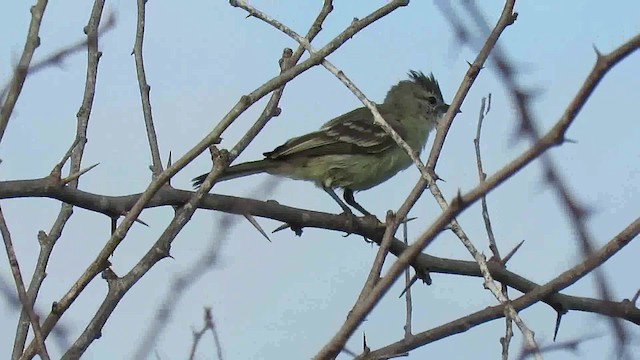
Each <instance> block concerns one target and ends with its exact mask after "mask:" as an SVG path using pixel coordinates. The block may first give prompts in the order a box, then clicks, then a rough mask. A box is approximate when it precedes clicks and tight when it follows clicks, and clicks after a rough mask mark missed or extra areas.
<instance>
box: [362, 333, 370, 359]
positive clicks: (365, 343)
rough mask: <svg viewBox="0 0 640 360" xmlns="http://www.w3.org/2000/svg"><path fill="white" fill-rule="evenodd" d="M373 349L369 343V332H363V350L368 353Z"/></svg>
mask: <svg viewBox="0 0 640 360" xmlns="http://www.w3.org/2000/svg"><path fill="white" fill-rule="evenodd" d="M370 351H371V349H369V346H368V345H367V334H366V333H365V332H363V333H362V352H363V353H365V354H368V353H369V352H370Z"/></svg>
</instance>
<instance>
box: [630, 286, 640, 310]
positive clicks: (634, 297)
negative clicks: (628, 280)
mask: <svg viewBox="0 0 640 360" xmlns="http://www.w3.org/2000/svg"><path fill="white" fill-rule="evenodd" d="M638 297H640V289H638V291H636V294H635V295H633V298H631V303H632V304H633V305H634V306H635V305H636V303H637V302H638Z"/></svg>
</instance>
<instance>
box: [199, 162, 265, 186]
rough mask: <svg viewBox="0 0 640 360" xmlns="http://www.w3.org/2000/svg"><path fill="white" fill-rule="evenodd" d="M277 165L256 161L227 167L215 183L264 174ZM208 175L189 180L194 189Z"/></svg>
mask: <svg viewBox="0 0 640 360" xmlns="http://www.w3.org/2000/svg"><path fill="white" fill-rule="evenodd" d="M276 165H277V163H276V162H275V161H273V160H268V159H265V160H257V161H249V162H245V163H242V164H238V165H233V166H230V167H228V168H227V169H226V170H225V171H224V172H223V173H222V175H221V176H220V177H219V178H218V180H216V182H220V181H227V180H231V179H235V178H239V177H243V176H249V175H253V174H258V173H262V172H266V171H267V170H268V169H271V168H273V167H275V166H276ZM207 175H209V173H206V174H202V175H200V176H198V177H195V178H193V179H191V182H192V183H193V187H194V188H199V187H200V185H202V182H204V179H205V178H206V177H207Z"/></svg>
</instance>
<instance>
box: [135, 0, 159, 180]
mask: <svg viewBox="0 0 640 360" xmlns="http://www.w3.org/2000/svg"><path fill="white" fill-rule="evenodd" d="M136 2H137V4H138V21H137V26H136V41H135V44H134V45H133V55H134V57H135V61H136V73H137V74H138V86H139V88H140V100H141V101H142V114H143V115H144V125H145V127H146V129H147V138H148V139H149V148H150V150H151V161H152V165H151V173H152V176H153V177H154V178H155V177H157V176H158V175H160V173H161V172H162V160H160V150H159V149H158V137H157V136H156V129H155V126H154V125H153V113H152V112H151V101H150V100H149V92H150V91H151V86H149V84H148V83H147V75H146V74H145V70H144V59H143V57H142V44H143V42H144V23H145V5H146V3H147V1H146V0H137V1H136Z"/></svg>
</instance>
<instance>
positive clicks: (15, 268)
mask: <svg viewBox="0 0 640 360" xmlns="http://www.w3.org/2000/svg"><path fill="white" fill-rule="evenodd" d="M0 233H2V240H4V248H5V250H6V251H7V258H8V260H9V266H10V267H11V274H13V281H14V282H15V284H16V290H17V292H18V298H19V299H20V302H21V303H22V309H23V311H25V312H26V313H27V315H28V316H29V321H30V322H31V328H32V329H33V333H34V335H35V338H36V342H37V344H38V355H40V357H41V358H42V359H47V360H48V359H49V352H48V351H47V347H46V345H45V343H44V337H43V336H42V331H41V329H40V319H39V318H38V315H36V313H35V311H33V304H32V303H31V301H30V300H29V296H28V295H27V290H26V289H25V287H24V281H22V274H21V273H20V265H19V264H18V257H17V256H16V252H15V250H14V249H13V242H12V241H11V233H10V232H9V227H8V226H7V223H6V221H5V219H4V214H3V213H2V208H0Z"/></svg>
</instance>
